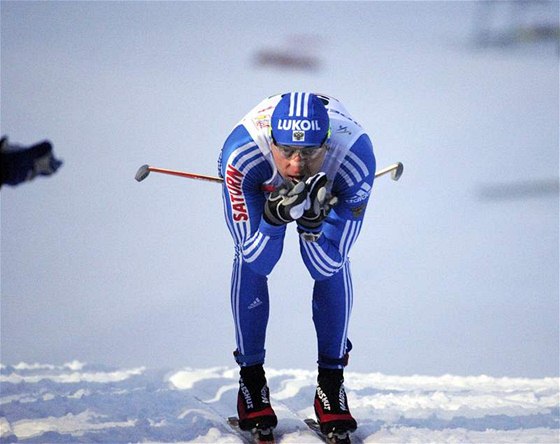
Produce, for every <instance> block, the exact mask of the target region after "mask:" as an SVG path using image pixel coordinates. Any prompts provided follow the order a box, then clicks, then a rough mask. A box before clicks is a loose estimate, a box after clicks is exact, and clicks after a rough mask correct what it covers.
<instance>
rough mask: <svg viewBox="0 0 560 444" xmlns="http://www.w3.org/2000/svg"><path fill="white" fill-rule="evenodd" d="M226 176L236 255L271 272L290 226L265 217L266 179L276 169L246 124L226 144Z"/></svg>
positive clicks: (222, 168) (260, 271) (227, 211)
mask: <svg viewBox="0 0 560 444" xmlns="http://www.w3.org/2000/svg"><path fill="white" fill-rule="evenodd" d="M218 168H219V174H220V176H221V177H223V178H224V184H223V187H222V197H223V201H224V215H225V219H226V223H227V226H228V228H229V231H230V233H231V236H232V238H233V241H234V243H235V252H236V255H240V256H241V258H242V260H243V261H244V262H245V263H247V264H248V265H249V266H250V267H251V269H252V270H253V271H254V272H255V273H257V274H260V275H265V276H266V275H268V274H270V272H271V271H272V269H273V268H274V266H275V265H276V263H277V262H278V259H279V258H280V256H281V254H282V247H283V244H284V235H285V232H286V226H285V225H283V226H280V227H277V226H273V225H270V224H268V223H267V222H265V221H264V220H263V218H262V214H263V209H264V204H265V201H266V193H265V192H264V191H262V190H261V186H262V184H263V182H265V181H266V180H268V179H269V178H270V177H271V176H272V168H271V166H270V164H269V163H268V161H267V160H266V158H265V157H264V155H263V154H262V152H261V150H260V149H259V147H258V146H257V144H256V143H255V142H254V140H253V139H252V138H251V136H250V135H249V133H248V132H247V130H246V129H245V127H243V126H242V125H239V126H238V127H236V128H235V129H234V130H233V132H232V133H231V134H230V136H229V137H228V138H227V140H226V142H225V143H224V147H223V149H222V151H221V153H220V158H219V160H218Z"/></svg>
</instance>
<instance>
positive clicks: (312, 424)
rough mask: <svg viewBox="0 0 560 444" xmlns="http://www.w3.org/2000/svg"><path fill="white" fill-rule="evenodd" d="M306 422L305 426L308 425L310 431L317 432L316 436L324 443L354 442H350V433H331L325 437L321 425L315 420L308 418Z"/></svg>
mask: <svg viewBox="0 0 560 444" xmlns="http://www.w3.org/2000/svg"><path fill="white" fill-rule="evenodd" d="M304 422H305V424H307V427H309V429H310V430H312V431H313V432H315V434H316V435H317V436H318V437H319V438H321V439H322V440H323V441H325V442H326V443H327V444H350V443H351V442H352V441H351V440H350V432H344V433H333V432H331V433H329V434H328V435H325V434H324V433H323V432H322V431H321V427H320V426H319V423H318V422H317V421H315V420H314V419H311V418H307V419H304Z"/></svg>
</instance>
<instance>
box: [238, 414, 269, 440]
mask: <svg viewBox="0 0 560 444" xmlns="http://www.w3.org/2000/svg"><path fill="white" fill-rule="evenodd" d="M227 422H228V424H229V425H230V427H232V428H234V429H236V430H241V429H240V428H239V418H238V417H237V416H230V417H229V418H228V420H227ZM273 430H274V428H273V427H268V428H266V429H258V428H254V429H252V430H248V431H247V433H250V434H251V439H252V442H253V443H254V444H274V434H273ZM241 431H242V432H245V430H241Z"/></svg>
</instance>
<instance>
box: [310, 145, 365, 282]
mask: <svg viewBox="0 0 560 444" xmlns="http://www.w3.org/2000/svg"><path fill="white" fill-rule="evenodd" d="M375 167H376V164H375V155H374V153H373V146H372V144H371V141H370V139H369V137H368V136H367V135H366V134H364V135H362V136H361V137H360V138H359V139H358V140H357V141H356V142H355V143H354V145H353V146H352V148H351V149H350V150H349V151H348V154H347V155H346V157H345V158H344V160H343V161H342V163H341V165H340V168H339V170H338V172H337V174H336V176H335V178H334V183H333V188H332V194H333V195H335V196H337V197H338V204H337V205H336V206H335V207H334V208H333V209H332V210H331V212H330V214H329V216H328V217H327V219H326V220H325V222H323V225H322V227H321V237H319V239H318V240H317V241H316V242H310V241H306V240H303V239H300V250H301V254H302V256H303V261H304V262H305V265H306V266H307V269H308V270H309V272H310V274H311V276H312V277H313V279H315V280H323V279H327V278H329V277H330V276H332V275H333V274H335V273H337V272H338V271H339V270H340V269H341V268H342V267H343V266H344V264H345V263H346V261H347V260H348V253H349V251H350V249H351V248H352V245H354V242H356V239H357V238H358V236H359V234H360V231H361V228H362V222H363V218H364V214H365V211H366V207H367V204H368V201H369V196H370V193H371V189H372V185H373V181H374V177H375ZM300 228H301V227H300Z"/></svg>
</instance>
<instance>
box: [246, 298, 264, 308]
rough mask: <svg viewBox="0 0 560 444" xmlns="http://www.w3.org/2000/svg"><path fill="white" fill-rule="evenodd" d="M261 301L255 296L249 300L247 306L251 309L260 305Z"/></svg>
mask: <svg viewBox="0 0 560 444" xmlns="http://www.w3.org/2000/svg"><path fill="white" fill-rule="evenodd" d="M262 303H263V301H261V300H260V299H259V298H257V299H255V300H254V301H253V302H251V303H250V304H249V306H248V307H247V308H248V309H249V310H252V309H253V308H257V307H258V306H259V305H262Z"/></svg>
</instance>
